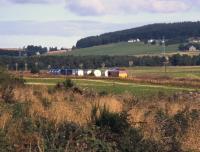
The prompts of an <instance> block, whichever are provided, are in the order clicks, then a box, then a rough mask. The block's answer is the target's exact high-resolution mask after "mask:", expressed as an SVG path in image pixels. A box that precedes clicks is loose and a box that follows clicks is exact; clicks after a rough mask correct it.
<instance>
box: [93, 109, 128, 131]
mask: <svg viewBox="0 0 200 152" xmlns="http://www.w3.org/2000/svg"><path fill="white" fill-rule="evenodd" d="M93 112H94V111H93ZM96 112H97V111H96ZM95 125H96V126H99V127H101V128H108V129H110V130H111V131H112V132H114V133H122V132H124V131H125V130H126V129H128V127H129V123H128V121H127V116H126V114H123V113H121V114H118V113H112V112H109V110H108V109H107V108H106V107H104V108H102V109H100V116H99V117H96V120H95Z"/></svg>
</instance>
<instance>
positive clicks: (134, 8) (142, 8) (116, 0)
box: [67, 0, 200, 16]
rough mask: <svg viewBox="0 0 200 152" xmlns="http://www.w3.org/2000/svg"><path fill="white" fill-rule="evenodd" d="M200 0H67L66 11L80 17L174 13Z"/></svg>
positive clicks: (184, 9) (189, 7)
mask: <svg viewBox="0 0 200 152" xmlns="http://www.w3.org/2000/svg"><path fill="white" fill-rule="evenodd" d="M199 1H200V0H67V9H69V10H70V11H71V12H73V13H75V14H78V15H81V16H85V15H87V16H94V15H105V14H131V13H139V12H153V13H176V12H182V11H186V10H189V9H191V8H192V7H195V4H198V3H199Z"/></svg>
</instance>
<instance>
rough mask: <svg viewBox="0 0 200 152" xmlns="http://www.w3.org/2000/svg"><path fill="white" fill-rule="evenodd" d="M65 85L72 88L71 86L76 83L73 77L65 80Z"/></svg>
mask: <svg viewBox="0 0 200 152" xmlns="http://www.w3.org/2000/svg"><path fill="white" fill-rule="evenodd" d="M63 86H64V88H65V89H70V88H73V87H74V86H75V84H74V83H73V81H72V80H71V79H66V80H65V81H64V82H63Z"/></svg>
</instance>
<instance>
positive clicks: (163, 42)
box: [162, 36, 167, 74]
mask: <svg viewBox="0 0 200 152" xmlns="http://www.w3.org/2000/svg"><path fill="white" fill-rule="evenodd" d="M162 44H163V52H164V59H165V61H164V66H165V74H166V73H167V58H166V45H165V37H164V36H163V40H162Z"/></svg>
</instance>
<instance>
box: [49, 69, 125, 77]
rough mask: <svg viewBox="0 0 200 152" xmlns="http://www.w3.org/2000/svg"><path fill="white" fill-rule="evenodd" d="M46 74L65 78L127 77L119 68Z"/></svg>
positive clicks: (62, 71)
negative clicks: (64, 76)
mask: <svg viewBox="0 0 200 152" xmlns="http://www.w3.org/2000/svg"><path fill="white" fill-rule="evenodd" d="M48 74H51V75H66V76H94V77H118V78H127V77H128V73H127V71H126V70H124V69H120V68H113V69H108V70H91V69H89V70H88V69H87V70H86V69H84V70H83V69H50V70H49V71H48Z"/></svg>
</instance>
